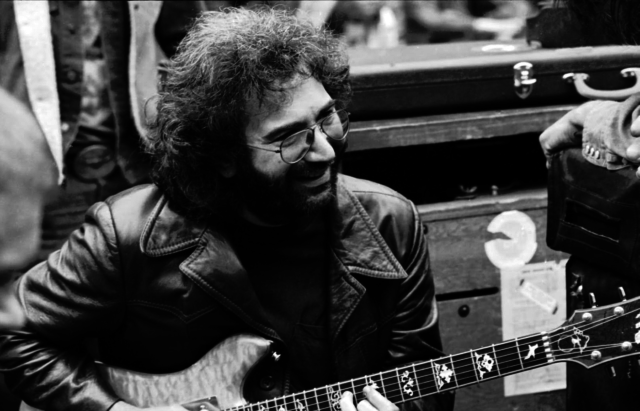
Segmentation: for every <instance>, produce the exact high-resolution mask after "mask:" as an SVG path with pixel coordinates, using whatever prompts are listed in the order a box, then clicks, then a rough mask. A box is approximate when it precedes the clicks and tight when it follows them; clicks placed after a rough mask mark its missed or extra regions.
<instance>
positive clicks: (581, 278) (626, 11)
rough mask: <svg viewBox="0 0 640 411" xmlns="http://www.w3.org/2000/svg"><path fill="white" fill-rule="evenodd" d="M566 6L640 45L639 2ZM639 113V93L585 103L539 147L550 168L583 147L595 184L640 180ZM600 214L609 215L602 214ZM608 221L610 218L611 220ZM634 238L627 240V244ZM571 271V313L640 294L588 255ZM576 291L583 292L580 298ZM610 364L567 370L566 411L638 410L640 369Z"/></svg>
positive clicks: (635, 282)
mask: <svg viewBox="0 0 640 411" xmlns="http://www.w3.org/2000/svg"><path fill="white" fill-rule="evenodd" d="M564 3H566V5H567V6H568V7H569V8H570V10H572V11H573V12H574V13H575V15H576V16H578V18H579V19H580V21H581V22H582V23H583V24H584V25H585V27H592V25H589V24H588V22H589V20H590V19H593V18H598V19H602V18H604V19H605V22H606V25H607V26H608V27H609V28H610V29H611V36H612V37H613V38H614V39H617V42H618V43H620V44H623V43H630V44H640V23H639V21H638V19H637V16H638V15H640V2H637V1H636V0H566V1H564ZM596 16H597V17H596ZM639 114H640V95H638V94H636V95H634V96H631V97H629V98H628V99H627V100H625V101H622V102H615V101H601V100H595V101H589V102H587V103H584V104H582V105H581V106H579V107H577V108H576V109H574V110H572V111H570V112H569V113H567V114H566V115H565V116H564V117H562V118H561V119H560V120H558V121H557V122H556V123H555V124H553V125H552V126H551V127H549V128H548V129H547V130H545V131H544V133H542V135H541V136H540V144H541V146H542V149H543V151H544V153H545V155H546V156H547V158H548V164H549V163H550V162H551V161H552V158H553V157H554V155H556V154H557V153H559V152H560V151H562V150H564V149H566V148H569V147H574V146H575V147H582V148H583V150H582V153H583V154H582V155H583V157H584V158H585V159H586V160H587V161H588V162H589V163H591V164H593V167H592V166H591V164H588V165H587V166H586V167H584V168H581V169H580V172H581V175H582V176H584V177H585V178H590V177H591V181H598V180H594V177H593V173H592V171H593V170H590V169H589V168H595V167H603V168H606V169H608V170H611V171H614V170H620V169H623V168H628V167H633V168H636V175H637V176H638V177H640V169H638V168H637V165H638V164H639V163H640V139H638V138H637V137H639V136H640V116H639ZM560 183H561V182H560V181H550V182H549V184H560ZM620 183H621V184H619V185H613V187H620V189H621V190H626V189H627V188H631V187H632V186H633V184H632V182H629V181H627V180H626V179H624V178H622V176H621V177H620ZM571 184H572V185H574V186H575V187H577V188H580V189H582V188H584V185H583V184H582V182H581V181H578V179H576V180H574V181H572V183H571ZM588 191H589V189H585V192H588ZM598 195H600V197H603V196H602V195H601V193H594V194H593V197H594V198H595V197H596V196H598ZM607 201H609V200H608V199H606V198H604V199H603V200H602V202H603V203H604V202H607ZM638 201H640V199H638ZM613 202H614V201H611V203H613ZM550 203H551V202H550ZM576 204H580V202H576ZM596 211H598V212H600V211H602V210H596ZM606 212H608V213H610V212H611V211H610V210H607V211H606ZM601 215H602V216H607V214H605V213H604V212H602V213H601ZM614 217H620V215H614ZM563 218H564V216H563ZM589 218H591V217H588V219H589ZM607 218H611V217H609V216H607ZM625 218H626V216H625V217H622V219H621V220H620V224H621V226H629V225H630V223H629V222H628V221H626V220H625ZM583 221H584V220H583ZM610 221H614V220H610ZM631 238H632V237H627V239H628V240H631ZM625 241H626V240H625ZM631 241H633V240H631ZM621 244H622V242H621ZM625 247H626V245H625ZM612 255H614V254H612ZM633 258H637V256H633ZM567 267H568V269H567V273H568V275H567V279H568V282H567V286H568V288H570V289H571V290H572V291H573V292H572V293H568V294H567V295H568V301H567V304H568V307H569V310H570V311H573V310H575V309H576V308H580V306H581V305H582V304H583V302H582V301H581V299H580V298H579V297H575V296H574V297H570V295H571V294H573V295H575V294H578V295H580V294H582V295H585V296H586V295H588V294H589V293H593V294H594V295H595V297H596V299H597V301H598V304H599V305H606V304H613V303H617V302H618V301H619V298H620V297H619V296H616V295H615V294H616V293H615V290H617V289H618V287H623V289H624V290H625V293H626V297H627V298H632V297H635V296H637V295H639V294H638V292H639V290H640V278H638V277H637V276H636V277H631V276H624V275H620V274H619V273H616V270H615V269H612V267H609V266H607V264H606V263H604V262H603V263H602V264H591V263H587V262H585V261H584V255H573V256H572V257H571V259H570V260H569V263H568V264H567ZM578 290H579V291H580V292H578V293H576V291H578ZM609 364H610V366H609V367H606V368H597V369H589V370H585V369H584V368H583V367H581V366H577V365H574V364H569V365H568V368H567V410H568V411H574V410H575V411H578V410H580V411H591V410H593V411H607V410H611V411H614V410H623V409H624V410H627V409H637V407H638V404H639V403H640V392H638V390H637V387H638V383H639V382H640V373H639V372H640V369H639V368H638V366H637V364H636V363H635V362H631V361H625V360H618V361H613V362H611V363H609ZM616 376H619V378H616Z"/></svg>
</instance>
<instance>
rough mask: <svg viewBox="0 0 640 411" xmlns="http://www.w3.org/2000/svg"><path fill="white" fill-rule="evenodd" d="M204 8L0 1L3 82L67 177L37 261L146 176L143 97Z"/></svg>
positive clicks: (192, 4)
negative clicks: (101, 204)
mask: <svg viewBox="0 0 640 411" xmlns="http://www.w3.org/2000/svg"><path fill="white" fill-rule="evenodd" d="M202 10H204V5H203V4H201V2H198V1H169V2H164V3H163V2H160V1H131V2H120V1H48V2H47V1H3V2H0V67H2V70H0V87H4V88H6V89H7V91H9V92H10V93H11V94H13V95H14V96H16V97H17V98H18V99H19V100H21V101H22V102H23V103H24V104H25V105H27V106H29V107H30V108H31V109H32V110H33V113H34V115H35V117H36V119H37V120H38V123H39V125H40V127H41V129H42V130H43V132H44V134H45V137H46V139H47V142H48V143H49V147H50V150H51V152H52V154H53V158H54V160H55V161H56V165H57V166H58V172H59V173H63V174H64V175H63V176H62V175H61V178H60V182H61V183H62V182H63V181H62V180H64V183H63V184H62V185H61V188H60V189H59V191H58V192H57V193H56V196H55V197H54V198H53V199H52V201H51V203H50V204H49V205H48V206H47V208H46V210H45V216H44V221H43V231H44V232H43V238H42V240H43V241H42V245H41V249H40V250H39V252H38V253H37V256H36V258H35V259H36V261H42V260H44V259H45V258H46V257H47V255H48V254H49V253H51V252H52V251H54V250H56V249H58V248H59V247H60V246H61V245H62V243H63V242H64V241H66V239H67V237H68V235H69V234H70V233H71V232H72V231H73V230H75V229H76V228H78V227H79V226H80V225H81V224H82V221H83V216H84V213H85V212H86V210H87V209H88V208H89V207H90V206H91V205H92V204H93V203H94V202H96V201H99V200H103V199H105V198H106V197H108V196H109V195H112V194H115V193H117V192H119V191H121V190H123V189H125V188H128V187H130V186H131V185H133V184H137V183H140V182H144V181H148V172H149V161H148V159H147V158H146V157H145V156H144V155H143V153H142V152H141V150H140V136H141V135H144V134H145V132H146V131H145V130H146V124H145V113H144V103H145V101H146V100H147V99H148V98H149V97H151V96H152V95H154V94H155V93H156V91H157V90H156V80H157V75H158V74H157V73H158V63H159V61H161V60H162V59H163V56H164V55H168V56H171V55H172V54H173V53H174V51H175V48H176V47H177V44H178V43H179V42H180V40H181V39H182V37H184V34H185V33H186V31H187V29H188V27H189V25H190V24H191V22H192V20H193V19H194V18H195V17H196V16H197V15H198V13H199V12H200V11H202Z"/></svg>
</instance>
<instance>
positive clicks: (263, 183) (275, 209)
mask: <svg viewBox="0 0 640 411" xmlns="http://www.w3.org/2000/svg"><path fill="white" fill-rule="evenodd" d="M321 167H322V168H324V167H325V165H322V166H321ZM314 168H316V167H315V165H310V164H308V163H305V162H304V161H301V162H299V163H297V164H294V165H293V166H291V168H290V169H289V171H288V172H287V174H286V175H285V176H284V177H283V178H280V179H278V180H273V179H270V178H268V177H266V176H264V175H262V174H260V173H258V172H257V171H256V170H255V168H254V167H253V166H252V165H251V164H250V163H248V162H247V163H245V164H243V165H242V166H241V167H239V168H238V173H237V174H236V175H235V176H234V177H233V187H232V191H233V195H232V197H233V198H235V199H236V201H233V203H236V204H237V206H245V207H247V209H248V210H249V211H250V212H251V213H253V214H255V215H256V216H257V217H258V218H260V219H261V220H263V221H267V222H276V223H281V222H291V221H295V220H298V219H302V218H305V217H307V216H310V215H313V214H315V213H318V212H321V211H323V210H324V209H326V208H327V207H328V206H329V205H330V204H332V203H333V202H335V200H336V182H337V176H338V169H339V160H338V158H336V161H335V162H334V163H333V164H332V165H331V168H330V179H329V181H328V182H327V183H325V184H322V185H320V186H317V187H301V186H299V185H296V184H294V181H293V180H294V178H295V177H296V176H300V175H306V174H313V169H314ZM239 210H240V208H236V212H238V211H239Z"/></svg>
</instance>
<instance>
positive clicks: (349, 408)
mask: <svg viewBox="0 0 640 411" xmlns="http://www.w3.org/2000/svg"><path fill="white" fill-rule="evenodd" d="M340 410H342V411H356V406H355V405H354V404H353V394H352V393H351V392H350V391H345V392H344V394H342V397H341V398H340Z"/></svg>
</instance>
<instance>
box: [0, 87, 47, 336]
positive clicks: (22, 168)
mask: <svg viewBox="0 0 640 411" xmlns="http://www.w3.org/2000/svg"><path fill="white" fill-rule="evenodd" d="M33 165H37V167H33ZM54 167H55V166H54V164H53V160H52V159H51V156H50V154H49V152H48V148H47V146H46V142H45V140H44V136H43V135H42V133H41V132H40V129H39V127H38V124H37V123H36V120H35V119H34V118H33V116H32V115H31V113H29V110H28V109H27V108H26V107H24V106H23V105H22V104H21V103H20V102H19V101H18V100H16V99H15V98H14V97H12V96H11V95H10V94H9V93H7V92H6V91H5V90H3V89H0V227H2V230H0V329H1V328H15V327H19V326H21V325H22V324H23V322H24V313H23V312H22V309H21V308H20V304H19V303H18V301H17V300H16V298H15V296H14V295H13V292H12V291H13V284H14V281H13V280H14V272H16V271H17V270H20V269H22V268H24V265H25V264H27V263H28V262H29V260H30V259H31V258H32V257H33V255H34V254H35V252H36V250H37V247H38V242H39V240H40V238H39V237H40V235H39V234H40V221H41V219H42V209H43V207H44V202H45V200H46V199H47V197H48V194H50V193H51V191H52V189H53V188H54V186H55V178H54V177H53V176H54V175H55V174H54V172H53V171H54Z"/></svg>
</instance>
